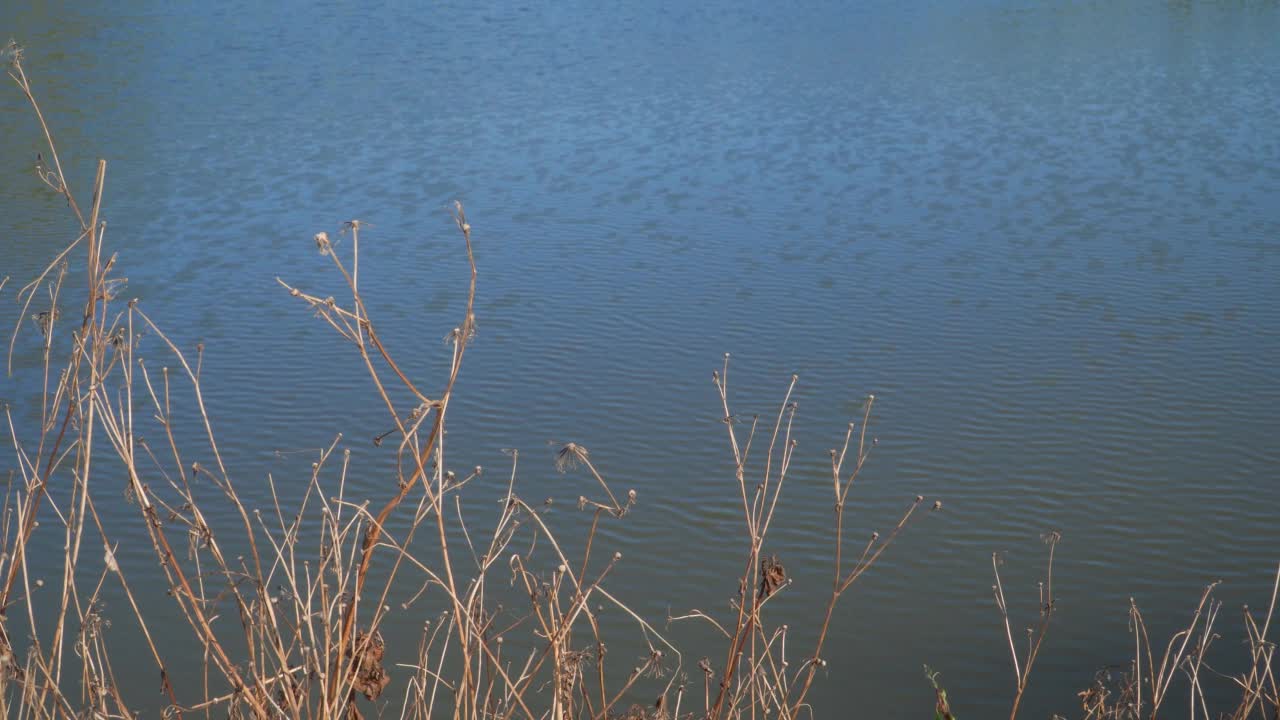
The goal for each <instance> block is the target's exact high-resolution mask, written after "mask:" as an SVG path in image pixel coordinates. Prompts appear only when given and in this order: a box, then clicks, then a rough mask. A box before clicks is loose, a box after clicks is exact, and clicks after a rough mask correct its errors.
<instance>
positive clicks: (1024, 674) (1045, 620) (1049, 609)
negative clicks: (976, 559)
mask: <svg viewBox="0 0 1280 720" xmlns="http://www.w3.org/2000/svg"><path fill="white" fill-rule="evenodd" d="M1041 539H1042V540H1043V541H1044V543H1045V544H1046V545H1048V546H1049V560H1048V563H1047V566H1048V572H1047V575H1048V579H1047V581H1042V582H1041V583H1039V587H1040V618H1039V620H1038V621H1037V622H1036V625H1035V627H1034V628H1031V627H1028V628H1027V649H1026V652H1025V653H1024V654H1023V655H1022V659H1021V660H1019V654H1018V647H1017V643H1016V642H1015V641H1014V639H1013V626H1012V625H1011V624H1010V622H1009V604H1008V603H1007V602H1006V601H1005V598H1004V583H1003V582H1002V581H1001V580H1000V557H999V555H998V554H996V553H991V570H992V572H993V573H994V574H995V579H996V582H995V584H994V585H992V586H991V592H992V593H993V594H994V595H995V599H996V608H997V609H999V610H1000V618H1001V619H1002V620H1003V621H1004V635H1005V639H1006V640H1007V641H1008V642H1009V657H1010V659H1012V660H1013V676H1014V695H1013V707H1012V708H1010V710H1009V720H1013V719H1014V718H1016V717H1017V716H1018V708H1019V706H1021V705H1022V697H1023V695H1025V694H1026V692H1027V683H1028V682H1029V681H1030V680H1031V668H1032V667H1033V666H1034V665H1035V663H1036V659H1037V658H1039V657H1040V649H1041V648H1042V647H1044V639H1045V636H1047V635H1048V634H1049V622H1050V620H1052V619H1053V611H1054V597H1053V556H1054V551H1055V550H1056V549H1057V548H1058V543H1059V542H1060V541H1061V540H1062V535H1061V533H1058V532H1057V531H1051V532H1048V533H1046V534H1045V535H1043V536H1042V537H1041Z"/></svg>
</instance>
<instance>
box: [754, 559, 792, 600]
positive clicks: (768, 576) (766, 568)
mask: <svg viewBox="0 0 1280 720" xmlns="http://www.w3.org/2000/svg"><path fill="white" fill-rule="evenodd" d="M786 584H787V569H786V568H785V567H783V565H782V563H781V562H779V561H778V556H777V555H770V556H769V557H764V558H760V598H761V599H762V600H763V599H764V598H767V597H769V596H770V595H772V594H774V593H775V592H777V591H778V590H779V589H781V588H782V586H784V585H786Z"/></svg>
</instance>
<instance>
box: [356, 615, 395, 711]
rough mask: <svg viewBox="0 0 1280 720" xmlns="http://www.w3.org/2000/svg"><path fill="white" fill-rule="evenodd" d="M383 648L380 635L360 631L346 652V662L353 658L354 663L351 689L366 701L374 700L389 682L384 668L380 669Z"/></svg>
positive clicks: (389, 678) (389, 679)
mask: <svg viewBox="0 0 1280 720" xmlns="http://www.w3.org/2000/svg"><path fill="white" fill-rule="evenodd" d="M384 648H385V646H384V643H383V641H382V634H381V633H377V632H374V633H372V634H369V633H367V632H365V631H360V632H359V633H357V634H356V641H355V643H353V645H352V647H351V648H350V649H349V650H348V651H347V660H348V661H351V660H352V659H353V656H354V661H355V681H354V682H353V683H352V687H353V688H355V690H356V691H357V692H359V693H360V694H362V695H364V696H365V698H366V699H368V700H374V699H376V698H377V697H378V696H379V695H381V694H382V691H383V689H385V688H386V687H387V684H388V683H390V682H391V677H390V676H389V675H387V670H386V668H384V667H382V655H383V652H384Z"/></svg>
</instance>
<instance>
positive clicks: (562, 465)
mask: <svg viewBox="0 0 1280 720" xmlns="http://www.w3.org/2000/svg"><path fill="white" fill-rule="evenodd" d="M589 462H591V453H590V452H589V451H588V450H587V449H586V448H585V447H583V446H581V445H579V444H578V443H565V444H564V445H562V446H561V447H560V450H559V451H557V452H556V470H559V471H560V472H567V471H569V470H572V469H574V468H576V467H578V466H579V465H585V464H587V463H589Z"/></svg>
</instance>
